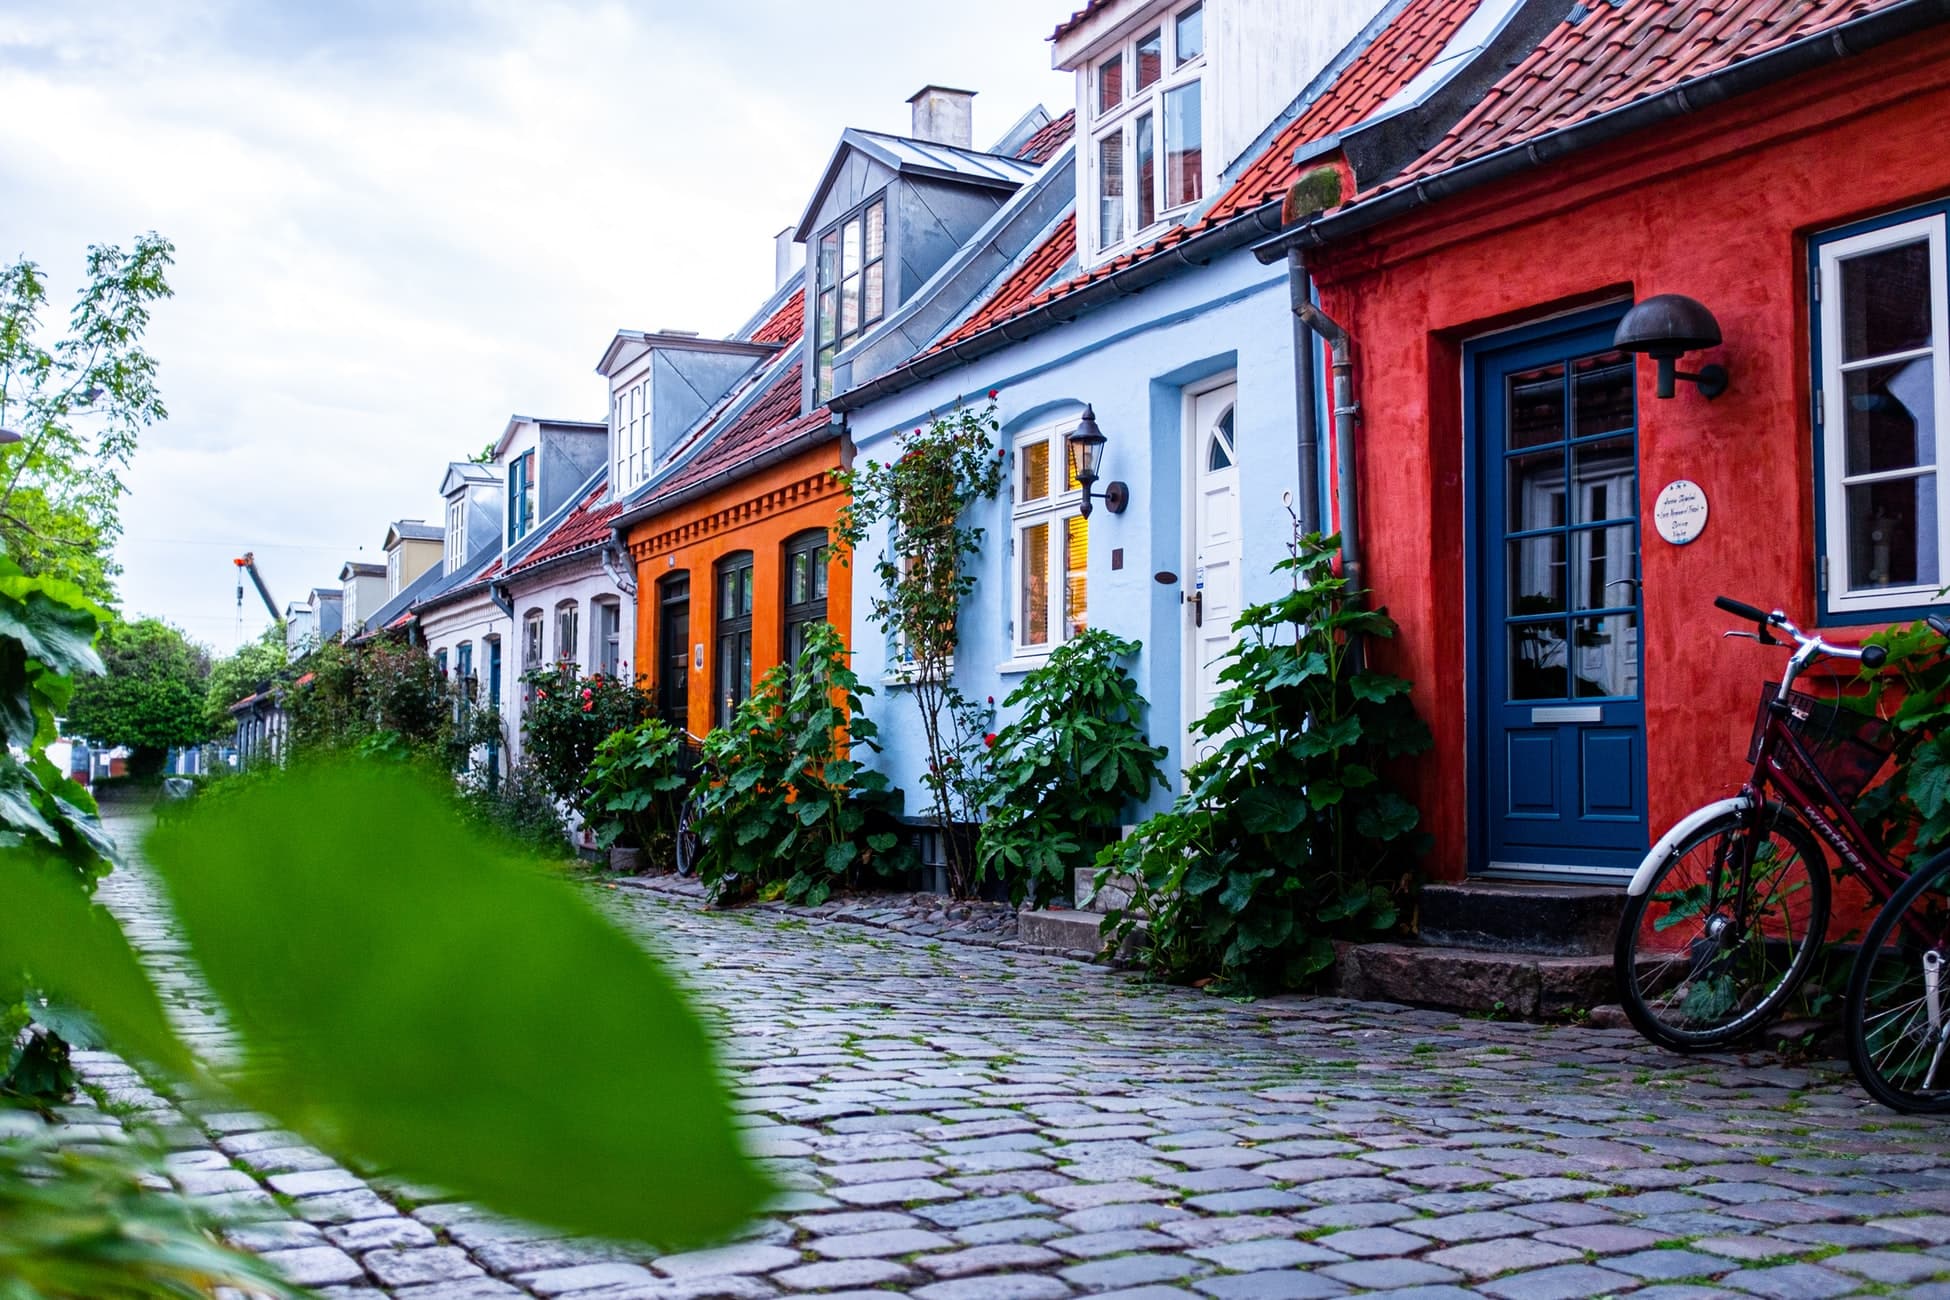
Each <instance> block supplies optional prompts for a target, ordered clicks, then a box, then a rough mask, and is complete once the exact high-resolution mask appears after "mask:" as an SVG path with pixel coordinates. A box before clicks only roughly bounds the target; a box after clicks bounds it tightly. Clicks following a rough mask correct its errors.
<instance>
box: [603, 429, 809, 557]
mask: <svg viewBox="0 0 1950 1300" xmlns="http://www.w3.org/2000/svg"><path fill="white" fill-rule="evenodd" d="M829 405H830V403H829ZM845 433H846V422H845V421H844V420H836V421H834V422H832V423H830V424H822V425H819V426H818V427H816V428H813V429H808V430H807V431H806V432H804V433H800V434H794V435H793V436H792V437H790V438H788V439H786V440H785V441H784V442H782V443H780V444H779V445H778V446H776V447H773V448H770V449H769V450H766V451H762V452H760V453H759V454H758V455H756V456H754V457H752V458H751V459H750V460H741V461H739V462H738V464H736V465H735V466H731V467H730V468H728V469H727V470H726V471H725V475H724V476H723V477H719V476H713V477H711V478H705V479H699V480H698V481H697V482H695V483H691V484H688V485H687V486H685V487H681V488H678V489H677V490H676V491H675V492H672V493H671V494H670V495H669V496H662V497H658V498H657V499H656V500H654V501H646V502H644V503H643V504H642V505H640V506H637V507H635V508H634V509H630V510H626V511H624V512H623V513H622V514H620V515H618V516H617V517H616V522H615V523H614V524H612V525H610V529H611V531H612V532H613V533H614V534H615V535H616V536H618V537H621V536H622V534H623V530H624V529H626V528H628V527H629V526H630V525H631V524H638V523H642V522H643V521H644V520H646V519H654V518H656V517H657V516H658V515H660V514H662V513H664V512H665V511H666V510H669V509H671V508H672V507H674V506H681V505H688V504H689V503H690V502H692V501H696V500H697V499H699V498H700V497H707V496H710V495H711V494H712V493H713V492H722V491H724V490H725V488H726V487H728V486H730V485H731V484H732V483H736V482H737V481H738V480H739V479H742V478H746V477H748V476H749V475H752V474H756V473H757V472H758V471H759V470H762V469H769V468H771V467H772V466H774V465H777V464H779V463H781V462H783V461H788V460H791V459H792V458H793V457H794V456H797V455H798V454H799V453H800V452H802V451H808V450H810V449H812V448H814V447H817V446H819V445H820V444H822V443H826V442H831V441H833V440H835V439H837V438H840V437H842V436H844V435H845ZM732 470H736V471H737V472H736V474H733V473H732Z"/></svg>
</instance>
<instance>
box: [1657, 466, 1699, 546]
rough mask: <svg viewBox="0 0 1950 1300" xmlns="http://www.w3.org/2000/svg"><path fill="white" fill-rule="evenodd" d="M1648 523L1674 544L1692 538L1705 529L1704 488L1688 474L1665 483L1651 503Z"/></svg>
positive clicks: (1679, 543) (1681, 543) (1685, 542)
mask: <svg viewBox="0 0 1950 1300" xmlns="http://www.w3.org/2000/svg"><path fill="white" fill-rule="evenodd" d="M1652 523H1653V525H1654V526H1655V527H1656V528H1658V530H1659V536H1661V537H1663V538H1665V539H1666V540H1667V541H1668V542H1671V543H1672V544H1673V545H1674V546H1684V545H1686V544H1687V543H1688V542H1691V541H1693V540H1695V539H1696V538H1698V537H1699V535H1700V534H1701V533H1703V532H1705V531H1706V489H1705V488H1702V487H1701V486H1700V485H1699V484H1697V483H1695V482H1693V480H1691V479H1689V478H1680V479H1674V480H1673V481H1672V482H1670V483H1668V484H1666V485H1665V487H1664V488H1662V489H1661V490H1660V492H1659V499H1658V500H1657V501H1656V502H1654V503H1653V505H1652Z"/></svg>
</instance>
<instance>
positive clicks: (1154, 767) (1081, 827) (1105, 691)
mask: <svg viewBox="0 0 1950 1300" xmlns="http://www.w3.org/2000/svg"><path fill="white" fill-rule="evenodd" d="M1139 648H1140V647H1139V645H1138V643H1137V642H1135V641H1126V640H1124V639H1122V638H1120V637H1116V636H1112V635H1111V634H1110V633H1108V632H1106V631H1104V630H1102V629H1101V628H1092V629H1091V630H1090V631H1087V632H1085V633H1084V634H1083V635H1082V636H1080V637H1077V638H1076V639H1075V640H1073V641H1070V642H1067V643H1066V644H1064V645H1062V646H1060V647H1058V648H1057V649H1056V650H1055V651H1053V652H1052V653H1051V654H1050V657H1049V660H1048V661H1047V662H1046V663H1045V664H1043V666H1042V667H1040V668H1037V669H1035V670H1034V671H1032V672H1030V673H1028V674H1027V675H1026V676H1024V677H1023V679H1022V681H1021V683H1020V684H1018V685H1017V687H1016V689H1015V690H1014V691H1012V692H1010V694H1009V698H1008V699H1006V700H1004V701H1003V704H1004V706H1005V707H1007V708H1012V709H1019V710H1020V712H1019V713H1018V715H1017V717H1016V720H1015V721H1014V722H1012V723H1010V724H1009V725H1008V726H1006V727H1004V728H1002V730H1001V731H1000V732H998V733H996V735H995V738H994V743H993V745H992V746H991V748H990V752H989V773H990V775H989V781H990V785H989V790H988V794H989V797H990V799H991V800H992V801H993V803H992V806H991V808H990V811H989V816H988V820H987V821H985V822H984V823H983V824H982V830H981V836H980V838H979V840H978V841H977V843H976V858H977V861H978V862H979V863H980V866H981V871H982V874H983V875H984V876H985V877H990V878H998V879H1002V880H1005V881H1007V882H1008V884H1009V896H1010V898H1011V899H1013V900H1014V901H1016V902H1021V901H1022V899H1023V896H1024V895H1025V894H1027V893H1029V892H1031V891H1033V892H1034V893H1035V894H1036V895H1037V896H1038V897H1039V898H1045V899H1046V898H1050V897H1056V896H1062V895H1065V894H1068V893H1069V889H1068V888H1067V882H1068V881H1069V880H1070V878H1071V873H1072V871H1073V870H1075V869H1076V868H1078V867H1087V866H1089V865H1090V864H1091V863H1092V862H1093V861H1094V860H1095V859H1096V857H1097V854H1098V852H1099V851H1100V850H1101V849H1103V848H1104V847H1105V846H1106V845H1108V844H1109V843H1111V842H1112V841H1114V840H1116V839H1117V828H1118V824H1119V822H1120V820H1121V818H1122V817H1123V815H1124V811H1125V809H1126V808H1128V807H1130V806H1131V805H1132V804H1134V803H1137V802H1139V801H1140V800H1142V799H1143V798H1144V797H1145V796H1146V795H1148V794H1150V793H1151V791H1152V789H1153V788H1155V787H1160V786H1163V785H1164V784H1165V777H1164V772H1163V771H1162V770H1161V769H1160V768H1159V766H1158V764H1159V760H1161V759H1163V758H1164V756H1165V753H1166V751H1165V749H1164V748H1163V747H1162V746H1159V745H1153V744H1152V743H1151V742H1150V740H1149V739H1148V738H1147V737H1146V736H1145V734H1144V723H1143V719H1144V710H1145V700H1144V696H1143V695H1142V694H1140V693H1139V692H1138V688H1137V681H1136V680H1135V679H1134V678H1133V677H1132V676H1131V674H1130V672H1129V671H1128V670H1126V669H1125V667H1124V662H1123V661H1124V660H1126V659H1129V658H1131V657H1132V656H1133V655H1135V654H1137V652H1138V650H1139Z"/></svg>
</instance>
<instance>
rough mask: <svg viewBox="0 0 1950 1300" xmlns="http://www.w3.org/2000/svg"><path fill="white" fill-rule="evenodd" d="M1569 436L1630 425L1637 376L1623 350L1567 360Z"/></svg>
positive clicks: (1579, 435) (1602, 431) (1581, 435)
mask: <svg viewBox="0 0 1950 1300" xmlns="http://www.w3.org/2000/svg"><path fill="white" fill-rule="evenodd" d="M1571 369H1572V375H1573V377H1572V380H1571V407H1572V410H1571V436H1572V437H1574V438H1587V437H1590V436H1591V435H1592V434H1596V433H1611V432H1614V431H1615V430H1618V429H1629V428H1631V427H1632V425H1633V422H1634V421H1633V415H1634V410H1633V406H1632V385H1633V384H1634V382H1636V379H1637V376H1636V374H1635V372H1634V371H1633V369H1632V358H1631V357H1630V356H1629V355H1627V354H1626V353H1623V352H1601V353H1599V354H1598V355H1596V356H1590V357H1579V358H1578V359H1577V360H1576V361H1574V362H1572V363H1571Z"/></svg>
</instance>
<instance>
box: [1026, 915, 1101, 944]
mask: <svg viewBox="0 0 1950 1300" xmlns="http://www.w3.org/2000/svg"><path fill="white" fill-rule="evenodd" d="M1103 924H1104V917H1103V913H1101V912H1077V911H1071V910H1069V909H1068V908H1056V907H1052V908H1037V909H1035V910H1034V911H1024V912H1020V913H1018V914H1017V916H1016V938H1017V939H1019V940H1021V941H1022V942H1023V943H1024V944H1026V945H1028V946H1029V947H1031V948H1060V949H1062V950H1063V951H1064V952H1089V953H1099V952H1102V951H1103V949H1104V940H1103V933H1102V930H1103Z"/></svg>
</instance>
